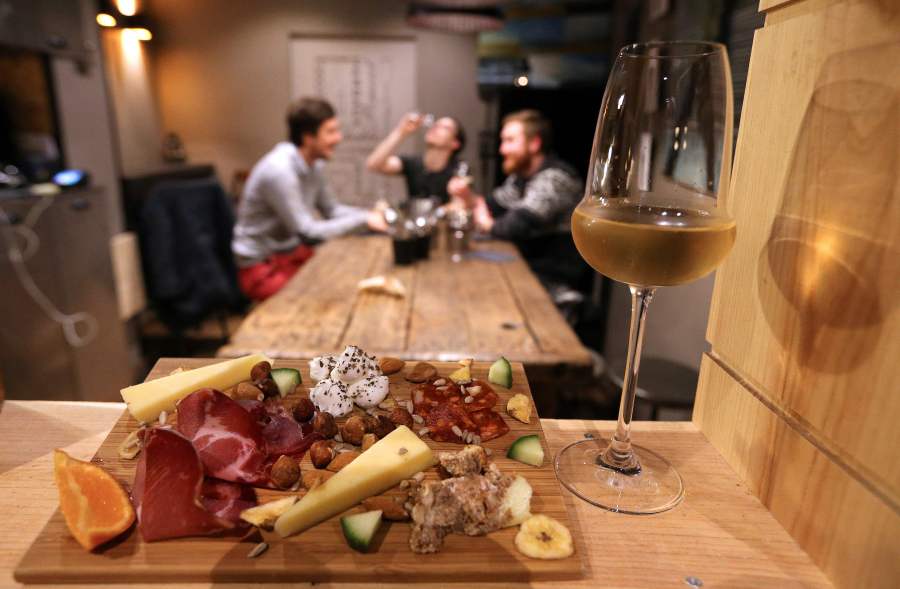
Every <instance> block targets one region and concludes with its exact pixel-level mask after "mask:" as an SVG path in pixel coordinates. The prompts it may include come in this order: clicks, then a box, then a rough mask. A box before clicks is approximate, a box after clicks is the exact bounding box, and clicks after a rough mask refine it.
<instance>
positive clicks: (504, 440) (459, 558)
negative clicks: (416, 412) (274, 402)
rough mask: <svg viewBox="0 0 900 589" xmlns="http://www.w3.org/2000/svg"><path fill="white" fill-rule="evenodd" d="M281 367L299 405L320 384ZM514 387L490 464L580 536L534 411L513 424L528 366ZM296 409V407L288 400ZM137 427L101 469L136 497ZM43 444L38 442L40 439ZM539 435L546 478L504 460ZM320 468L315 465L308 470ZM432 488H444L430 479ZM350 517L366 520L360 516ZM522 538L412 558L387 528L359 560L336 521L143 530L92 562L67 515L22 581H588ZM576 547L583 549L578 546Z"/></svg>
mask: <svg viewBox="0 0 900 589" xmlns="http://www.w3.org/2000/svg"><path fill="white" fill-rule="evenodd" d="M212 362H215V360H201V359H184V360H177V359H162V360H160V361H159V362H158V363H157V365H156V366H155V367H154V369H153V370H152V371H151V372H150V374H149V375H148V377H147V378H148V380H150V379H153V378H158V377H160V376H165V375H166V374H168V373H169V372H171V371H172V370H174V369H175V368H178V367H183V368H185V369H189V368H196V367H198V366H202V365H205V364H209V363H212ZM412 364H413V363H411V362H410V363H407V365H406V367H405V368H404V370H403V371H402V372H400V373H398V374H395V375H392V376H391V377H390V380H391V395H392V396H393V397H394V398H395V399H397V400H405V399H409V398H410V394H411V391H412V388H413V387H414V386H415V385H413V384H412V383H409V382H407V381H406V380H405V379H404V378H403V375H404V374H405V373H406V372H408V371H409V370H410V369H411V368H412ZM433 364H434V365H435V366H436V367H437V368H438V372H439V374H440V375H442V376H446V375H448V374H449V373H450V372H451V371H453V370H455V369H456V368H458V366H457V365H456V364H455V363H449V362H434V363H433ZM275 366H276V367H291V368H298V369H299V370H300V371H301V373H302V374H303V384H302V385H301V387H300V389H299V392H295V393H294V395H307V394H308V390H309V389H308V387H309V386H310V385H311V384H312V380H311V379H310V378H309V369H308V365H307V363H306V362H305V361H297V360H284V361H276V362H275ZM512 367H513V386H512V388H511V389H510V390H507V389H504V388H503V387H499V386H496V387H494V390H495V391H496V392H497V394H498V396H499V397H500V399H499V401H498V403H497V406H496V407H495V410H496V411H497V412H498V413H499V414H500V415H502V416H503V418H504V420H505V421H506V423H507V424H508V425H509V427H510V432H509V433H508V434H506V435H505V436H503V437H501V438H497V439H495V440H491V441H488V442H485V443H484V444H483V446H485V447H486V448H490V449H491V451H492V459H493V460H494V461H495V462H496V463H497V465H498V466H499V467H500V469H501V470H502V471H503V472H505V473H509V474H521V475H523V476H524V477H525V478H526V479H527V480H528V482H529V483H530V484H531V486H532V488H533V489H534V496H533V498H532V502H531V509H532V512H533V513H542V514H545V515H548V516H550V517H553V518H556V519H557V520H559V521H561V522H563V523H564V524H566V525H567V526H568V527H569V529H570V530H572V531H573V533H577V528H576V527H573V526H572V525H571V522H570V519H569V515H568V513H567V511H566V507H565V503H564V501H563V496H562V490H561V487H560V485H559V483H558V481H557V479H556V475H555V473H554V471H553V463H552V455H551V453H550V449H549V447H548V445H547V440H546V438H545V436H544V433H543V431H542V429H541V423H540V420H539V419H538V416H537V412H536V411H535V412H534V413H533V415H532V418H531V423H529V424H527V425H526V424H524V423H521V422H519V421H517V420H515V419H513V418H511V417H509V415H507V413H506V402H507V401H508V400H509V398H510V397H511V396H512V395H514V394H515V393H524V394H525V395H528V396H529V397H531V391H530V390H529V387H528V382H527V380H526V378H525V371H524V369H523V368H522V365H521V364H520V363H513V365H512ZM488 368H489V364H488V363H484V362H478V363H475V364H474V365H473V366H472V376H473V377H474V378H479V379H482V380H487V372H488ZM289 400H290V398H289ZM137 427H138V423H137V421H135V419H134V418H133V417H131V415H130V414H129V413H128V412H127V411H125V412H124V413H123V415H122V417H121V418H119V421H118V422H117V423H116V425H115V426H114V427H113V429H112V431H111V432H110V433H109V435H108V436H107V438H106V440H105V441H104V442H103V444H102V445H101V446H100V449H99V450H98V451H97V454H96V455H95V456H94V458H93V461H94V462H95V463H97V464H99V465H101V466H102V467H103V468H105V469H107V470H108V471H109V472H111V473H112V474H113V475H114V476H115V477H116V478H117V479H118V480H119V481H121V482H122V484H123V485H125V487H126V488H128V489H130V488H131V483H132V481H133V480H134V470H135V466H136V465H137V460H136V459H135V460H123V459H120V458H119V456H118V447H119V444H120V443H121V442H122V440H124V439H125V437H126V436H127V435H128V434H129V433H130V432H132V431H133V430H134V429H136V428H137ZM35 434H36V435H40V433H39V432H35ZM526 434H539V435H540V437H541V443H542V445H543V446H544V454H545V457H544V464H543V466H541V467H540V468H537V467H533V466H529V465H526V464H522V463H520V462H516V461H514V460H510V459H508V458H506V450H507V449H508V448H509V446H510V444H511V443H512V442H513V441H514V440H515V439H517V438H518V437H519V436H522V435H526ZM425 439H426V441H428V444H429V445H430V446H431V447H432V449H434V450H435V451H447V450H451V451H452V450H459V449H460V448H462V446H460V445H458V444H451V443H439V442H434V441H433V440H430V439H429V438H427V437H426V438H425ZM310 468H313V467H312V465H311V463H310V462H309V458H308V457H306V456H305V457H304V458H303V461H302V462H301V469H304V470H305V469H310ZM427 476H428V477H429V478H432V477H433V478H437V474H436V469H434V468H432V469H429V471H428V475H427ZM257 494H258V495H259V498H260V500H261V501H266V500H270V499H272V498H274V497H275V496H277V495H285V494H286V493H279V492H276V491H267V490H257ZM351 511H361V508H354V509H353V510H351ZM517 530H518V528H517V527H513V528H507V529H505V530H500V531H497V532H494V533H492V534H489V535H487V536H481V537H468V536H461V535H455V534H454V535H450V536H448V537H447V538H446V541H445V544H444V547H443V549H442V550H441V552H438V553H437V554H427V555H423V554H414V553H412V552H411V551H410V550H409V545H408V538H409V524H408V523H402V522H401V523H391V522H385V525H383V526H382V530H381V531H380V532H379V536H378V537H377V539H376V543H375V547H374V549H373V550H372V551H371V552H370V553H368V554H361V553H358V552H355V551H353V550H351V549H350V548H349V547H348V546H347V543H346V542H345V540H344V538H343V535H342V533H341V530H340V524H339V522H338V517H334V518H332V519H329V520H327V521H325V522H322V523H321V524H319V525H317V526H315V527H313V528H311V529H309V530H307V531H305V532H303V533H301V534H298V535H296V536H292V537H290V538H285V539H282V538H279V537H278V536H277V534H275V533H274V532H265V531H262V532H260V531H256V530H255V529H253V530H252V531H250V532H247V533H245V534H243V535H238V536H220V537H196V538H183V539H176V540H166V541H161V542H152V543H146V542H144V541H143V540H141V539H140V534H139V533H138V531H137V530H136V529H132V530H130V531H129V532H128V533H127V534H126V535H125V537H124V538H123V539H122V540H120V541H118V542H117V543H113V544H112V545H110V546H108V547H105V549H103V550H101V551H100V552H98V553H89V552H85V551H84V549H82V548H81V546H79V545H78V543H77V542H75V540H74V539H73V538H72V536H71V535H70V534H69V531H68V529H67V528H66V524H65V521H64V520H63V517H62V514H61V513H60V512H59V511H56V513H54V515H53V516H52V517H51V518H50V521H49V522H48V523H47V525H46V526H45V527H44V529H43V530H42V531H41V533H40V535H39V536H38V537H37V539H36V540H35V541H34V543H33V544H32V545H31V547H30V548H29V549H28V551H27V552H26V554H25V556H24V557H23V559H22V561H21V562H20V563H19V566H18V567H17V568H16V571H15V577H16V579H18V580H19V581H22V582H24V583H54V584H55V583H113V582H116V583H122V582H157V583H160V582H191V581H199V582H239V583H250V582H275V581H310V582H325V581H357V582H359V581H377V582H413V581H448V582H449V581H460V582H476V583H477V582H488V581H490V582H504V581H531V580H554V579H556V580H559V579H575V578H580V577H582V576H583V567H584V564H583V561H582V555H581V554H580V553H577V552H576V554H575V555H574V556H572V557H569V558H566V559H563V560H549V561H544V560H533V559H529V558H526V557H525V556H522V555H521V554H520V553H519V552H518V551H517V550H516V549H515V546H514V543H513V539H514V537H515V534H516V532H517ZM262 540H265V541H266V542H268V544H269V549H268V551H266V552H265V553H264V554H263V555H262V556H260V557H258V558H254V559H251V558H247V553H248V552H249V551H250V550H251V549H252V548H253V547H254V546H255V545H256V544H257V543H258V542H260V541H262ZM577 544H578V543H577V542H576V545H577Z"/></svg>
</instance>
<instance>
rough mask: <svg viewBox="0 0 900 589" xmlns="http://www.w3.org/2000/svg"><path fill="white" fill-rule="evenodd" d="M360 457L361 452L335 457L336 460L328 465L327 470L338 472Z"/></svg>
mask: <svg viewBox="0 0 900 589" xmlns="http://www.w3.org/2000/svg"><path fill="white" fill-rule="evenodd" d="M359 455H360V453H359V452H341V453H340V454H338V455H337V456H335V457H334V460H332V461H331V462H330V463H328V466H327V467H326V468H327V469H328V470H330V471H331V472H337V471H339V470H341V469H342V468H344V467H345V466H347V465H348V464H350V463H351V462H353V461H354V460H356V457H357V456H359Z"/></svg>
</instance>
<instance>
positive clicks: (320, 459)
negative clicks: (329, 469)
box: [309, 440, 334, 468]
mask: <svg viewBox="0 0 900 589" xmlns="http://www.w3.org/2000/svg"><path fill="white" fill-rule="evenodd" d="M309 459H310V460H311V461H312V463H313V466H315V467H316V468H325V467H326V466H328V463H329V462H331V461H332V459H334V447H333V445H332V443H331V441H329V440H319V441H318V442H315V443H314V444H313V445H312V446H310V447H309Z"/></svg>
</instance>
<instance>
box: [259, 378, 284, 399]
mask: <svg viewBox="0 0 900 589" xmlns="http://www.w3.org/2000/svg"><path fill="white" fill-rule="evenodd" d="M253 384H255V385H256V386H258V387H259V390H261V391H262V392H263V395H265V396H266V397H278V396H280V395H281V392H280V391H279V390H278V385H277V384H275V381H274V380H273V379H272V377H271V376H269V377H266V378H263V379H260V380H255V381H253Z"/></svg>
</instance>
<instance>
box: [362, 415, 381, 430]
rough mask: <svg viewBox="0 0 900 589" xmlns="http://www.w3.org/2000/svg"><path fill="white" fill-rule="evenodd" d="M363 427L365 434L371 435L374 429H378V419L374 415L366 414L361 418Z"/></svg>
mask: <svg viewBox="0 0 900 589" xmlns="http://www.w3.org/2000/svg"><path fill="white" fill-rule="evenodd" d="M362 419H363V426H364V427H365V428H366V433H367V434H371V433H374V432H375V428H376V427H378V419H376V418H375V416H374V415H369V414H368V413H366V414H365V415H363V416H362Z"/></svg>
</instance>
